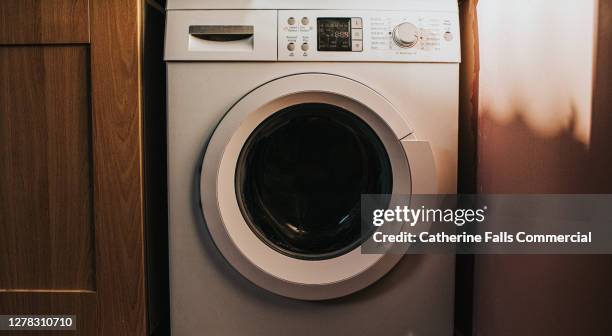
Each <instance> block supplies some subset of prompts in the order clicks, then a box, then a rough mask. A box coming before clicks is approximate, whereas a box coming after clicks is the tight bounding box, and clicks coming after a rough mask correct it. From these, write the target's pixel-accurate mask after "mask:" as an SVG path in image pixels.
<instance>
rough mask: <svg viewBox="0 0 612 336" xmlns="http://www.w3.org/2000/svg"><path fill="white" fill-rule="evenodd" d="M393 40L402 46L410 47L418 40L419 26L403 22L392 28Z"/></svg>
mask: <svg viewBox="0 0 612 336" xmlns="http://www.w3.org/2000/svg"><path fill="white" fill-rule="evenodd" d="M393 42H395V44H397V45H398V46H400V47H402V48H412V47H414V46H415V45H417V43H418V42H419V28H417V26H415V25H414V24H412V23H410V22H404V23H402V24H399V25H397V26H395V28H394V29H393Z"/></svg>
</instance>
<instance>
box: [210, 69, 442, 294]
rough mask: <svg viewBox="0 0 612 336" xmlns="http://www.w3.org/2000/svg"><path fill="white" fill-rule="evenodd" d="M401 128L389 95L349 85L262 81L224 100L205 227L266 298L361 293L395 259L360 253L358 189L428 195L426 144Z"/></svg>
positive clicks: (320, 79) (310, 77)
mask: <svg viewBox="0 0 612 336" xmlns="http://www.w3.org/2000/svg"><path fill="white" fill-rule="evenodd" d="M349 97H352V98H349ZM410 134H411V129H410V128H409V127H408V124H407V123H406V121H405V120H404V119H403V118H402V117H401V115H400V114H399V113H398V112H397V111H396V110H395V109H394V108H393V107H392V106H391V104H390V103H389V102H388V101H386V100H385V99H384V98H383V97H382V96H380V95H379V94H377V93H376V92H375V91H373V90H372V89H370V88H368V87H367V86H365V85H363V84H360V83H358V82H356V81H353V80H350V79H346V78H344V77H339V76H334V75H325V74H300V75H294V76H290V77H284V78H281V79H278V80H275V81H272V82H269V83H267V84H265V85H263V86H261V87H259V88H257V89H256V90H254V91H252V92H251V93H249V94H248V95H247V96H245V97H243V98H242V99H241V100H240V101H239V102H238V103H237V104H236V105H234V107H233V108H232V109H231V110H230V111H229V112H228V113H227V115H226V116H225V117H224V118H223V120H222V122H221V123H220V124H219V126H218V127H217V129H216V130H215V132H214V134H213V136H212V138H211V140H210V142H209V144H208V146H207V149H206V154H205V155H204V161H203V164H202V174H201V188H200V192H201V201H202V209H203V215H204V219H205V220H204V222H205V223H206V225H207V228H208V231H209V232H210V234H211V235H212V238H213V240H214V242H215V244H216V246H217V247H218V248H219V250H220V251H221V253H222V254H223V256H224V257H225V258H226V259H227V260H228V261H229V263H230V264H231V265H232V266H233V267H234V268H236V269H237V270H238V271H239V272H240V273H241V274H242V275H244V276H245V277H246V278H248V279H249V280H251V281H252V282H253V283H255V284H256V285H258V286H260V287H262V288H264V289H267V290H269V291H272V292H275V293H277V294H280V295H283V296H288V297H292V298H297V299H306V300H321V299H329V298H335V297H340V296H344V295H347V294H350V293H352V292H355V291H357V290H360V289H362V288H365V287H366V286H368V285H369V284H371V283H373V282H374V281H376V280H378V279H379V278H381V277H382V276H383V275H384V274H385V273H386V272H388V271H389V270H390V269H391V268H392V267H393V266H394V265H395V264H396V263H397V262H398V261H399V259H400V258H401V255H398V254H364V253H361V249H360V248H359V247H360V245H361V244H362V243H363V242H364V241H365V240H367V239H368V238H369V237H370V236H371V234H372V233H373V232H372V229H369V228H370V226H368V225H362V219H361V196H362V195H364V194H392V193H394V194H403V195H408V194H411V193H435V191H436V190H435V189H436V181H435V180H436V179H435V173H434V172H435V167H434V164H433V157H432V155H431V149H430V148H429V144H428V143H427V142H424V141H416V140H414V137H411V136H409V135H410ZM366 228H368V229H366Z"/></svg>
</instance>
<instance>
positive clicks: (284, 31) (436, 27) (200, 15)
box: [165, 9, 461, 63]
mask: <svg viewBox="0 0 612 336" xmlns="http://www.w3.org/2000/svg"><path fill="white" fill-rule="evenodd" d="M459 40H460V32H459V15H458V13H457V12H456V11H427V10H376V11H372V10H363V9H361V10H355V9H346V10H342V9H334V10H332V9H326V10H312V9H283V10H173V11H168V14H167V26H166V46H165V59H166V60H167V61H289V62H313V61H314V62H316V61H332V62H343V61H344V62H347V61H348V62H431V63H457V62H459V61H460V58H461V52H460V41H459Z"/></svg>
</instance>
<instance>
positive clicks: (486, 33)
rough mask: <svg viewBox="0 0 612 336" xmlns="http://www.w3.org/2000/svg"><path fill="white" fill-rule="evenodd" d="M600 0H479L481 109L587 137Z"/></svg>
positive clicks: (550, 133)
mask: <svg viewBox="0 0 612 336" xmlns="http://www.w3.org/2000/svg"><path fill="white" fill-rule="evenodd" d="M596 3H597V0H513V1H500V0H480V1H479V3H478V7H477V10H478V21H479V22H478V30H479V36H480V37H479V38H480V108H479V110H480V113H486V114H487V117H488V118H490V119H492V120H494V121H495V122H497V123H500V124H503V123H509V122H511V121H512V120H516V118H517V117H518V118H521V119H522V120H523V121H524V122H525V123H526V124H527V125H528V126H529V127H530V128H531V129H532V130H533V131H534V132H536V133H537V134H538V135H541V136H543V137H554V136H555V135H557V134H558V133H559V132H566V131H568V129H569V131H570V132H572V133H573V135H574V136H575V138H576V139H577V140H579V141H580V142H582V143H584V144H587V145H588V142H589V130H590V123H591V100H592V89H593V84H592V82H593V58H594V56H593V55H594V48H595V45H594V43H595V42H594V41H595V38H594V36H595V34H594V32H595V25H596V20H595V18H596V8H597V4H596Z"/></svg>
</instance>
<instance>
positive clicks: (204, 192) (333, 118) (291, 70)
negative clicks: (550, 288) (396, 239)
mask: <svg viewBox="0 0 612 336" xmlns="http://www.w3.org/2000/svg"><path fill="white" fill-rule="evenodd" d="M167 6H168V11H167V26H166V42H165V43H166V46H165V60H166V62H167V74H168V192H169V244H170V297H171V328H172V333H173V334H174V335H294V336H297V335H338V334H347V335H349V334H350V335H378V334H384V335H451V334H452V330H453V302H454V256H451V255H436V254H432V255H406V256H402V255H399V254H391V253H390V254H366V253H362V251H361V249H360V246H361V244H362V243H363V242H364V235H363V234H362V227H361V217H360V202H361V196H362V195H364V194H398V195H399V194H401V195H412V194H436V193H444V194H452V193H455V192H456V180H457V131H458V82H459V81H458V76H459V66H458V63H459V58H460V43H459V22H458V9H457V2H456V1H453V0H429V1H420V0H412V1H376V2H370V1H303V2H297V1H246V0H244V1H203V0H169V1H168V4H167Z"/></svg>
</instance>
